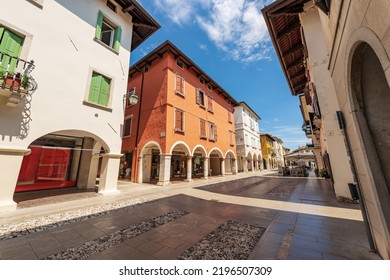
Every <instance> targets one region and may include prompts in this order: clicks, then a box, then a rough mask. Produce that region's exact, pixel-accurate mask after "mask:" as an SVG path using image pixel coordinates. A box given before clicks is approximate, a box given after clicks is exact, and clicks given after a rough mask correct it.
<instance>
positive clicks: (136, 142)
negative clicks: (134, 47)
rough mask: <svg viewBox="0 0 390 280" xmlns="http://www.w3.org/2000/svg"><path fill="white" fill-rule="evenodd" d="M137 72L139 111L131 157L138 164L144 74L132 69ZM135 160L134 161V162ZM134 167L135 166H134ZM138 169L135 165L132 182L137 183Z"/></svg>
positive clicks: (139, 70)
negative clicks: (139, 74)
mask: <svg viewBox="0 0 390 280" xmlns="http://www.w3.org/2000/svg"><path fill="white" fill-rule="evenodd" d="M134 68H135V69H136V70H137V71H138V72H141V74H142V80H141V91H140V93H139V109H138V119H137V130H136V133H135V148H134V150H135V153H134V155H135V157H133V162H136V163H138V156H139V154H138V153H139V151H138V134H139V124H140V119H141V109H142V96H143V94H142V93H143V91H144V78H145V73H144V72H143V71H142V70H141V69H139V68H138V67H137V66H135V67H134ZM134 160H135V161H134ZM134 166H135V164H134ZM138 168H142V166H138V164H137V168H136V169H135V168H133V170H134V169H135V170H134V181H137V180H136V179H135V178H137V177H138V176H137V174H138Z"/></svg>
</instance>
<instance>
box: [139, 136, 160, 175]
mask: <svg viewBox="0 0 390 280" xmlns="http://www.w3.org/2000/svg"><path fill="white" fill-rule="evenodd" d="M160 154H161V148H160V145H159V144H158V143H157V142H149V143H147V144H145V146H144V147H143V148H142V150H141V155H142V158H141V159H138V160H139V162H138V165H137V169H138V168H140V169H141V170H139V171H141V174H142V177H141V178H138V182H143V183H157V182H158V179H159V175H160ZM134 160H137V159H134ZM141 160H142V161H141Z"/></svg>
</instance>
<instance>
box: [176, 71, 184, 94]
mask: <svg viewBox="0 0 390 280" xmlns="http://www.w3.org/2000/svg"><path fill="white" fill-rule="evenodd" d="M176 93H178V94H181V95H184V79H183V77H181V76H179V75H176Z"/></svg>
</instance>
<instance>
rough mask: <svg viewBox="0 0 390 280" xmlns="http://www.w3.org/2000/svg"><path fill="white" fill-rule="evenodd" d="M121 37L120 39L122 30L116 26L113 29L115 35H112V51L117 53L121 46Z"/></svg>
mask: <svg viewBox="0 0 390 280" xmlns="http://www.w3.org/2000/svg"><path fill="white" fill-rule="evenodd" d="M121 37H122V28H121V27H120V26H117V27H116V28H115V35H114V50H116V51H117V52H119V48H120V46H121Z"/></svg>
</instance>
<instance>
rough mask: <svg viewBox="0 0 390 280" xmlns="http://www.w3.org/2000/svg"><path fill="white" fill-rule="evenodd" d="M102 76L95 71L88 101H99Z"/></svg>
mask: <svg viewBox="0 0 390 280" xmlns="http://www.w3.org/2000/svg"><path fill="white" fill-rule="evenodd" d="M101 78H102V76H101V75H99V74H97V73H95V72H93V73H92V79H91V86H90V88H89V96H88V101H89V102H92V103H98V102H99V92H100V84H101Z"/></svg>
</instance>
